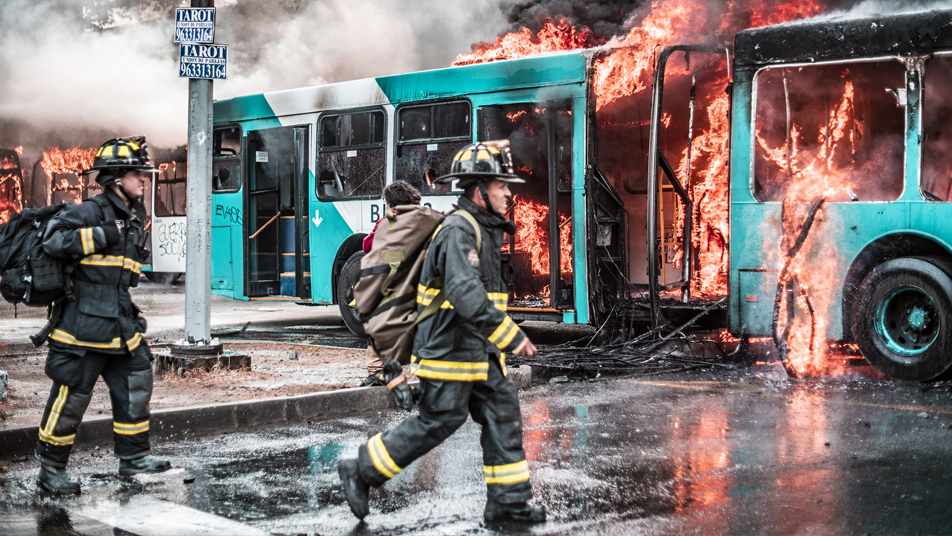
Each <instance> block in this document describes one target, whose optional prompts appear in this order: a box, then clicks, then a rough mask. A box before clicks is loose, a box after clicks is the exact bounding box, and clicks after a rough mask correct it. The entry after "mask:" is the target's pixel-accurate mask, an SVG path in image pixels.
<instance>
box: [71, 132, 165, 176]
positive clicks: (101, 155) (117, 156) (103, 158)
mask: <svg viewBox="0 0 952 536" xmlns="http://www.w3.org/2000/svg"><path fill="white" fill-rule="evenodd" d="M131 169H141V170H143V171H147V172H149V171H151V172H156V171H158V170H157V169H156V168H154V167H153V166H152V161H151V160H150V159H149V148H148V147H147V146H146V143H145V136H133V137H129V138H114V139H111V140H109V141H107V142H106V143H104V144H102V147H100V148H99V150H98V151H96V158H95V159H94V160H93V167H91V168H89V169H88V170H86V171H85V172H84V173H86V174H88V173H92V172H94V171H98V172H99V175H98V176H97V177H96V182H98V183H99V184H101V185H103V186H105V185H107V184H109V183H111V182H113V181H115V180H116V179H118V178H119V177H121V176H122V175H123V174H124V173H125V172H126V171H128V170H131Z"/></svg>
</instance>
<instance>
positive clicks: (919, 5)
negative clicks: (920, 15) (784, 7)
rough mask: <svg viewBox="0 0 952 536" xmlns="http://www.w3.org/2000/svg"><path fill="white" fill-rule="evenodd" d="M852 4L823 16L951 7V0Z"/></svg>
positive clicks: (878, 0) (871, 0)
mask: <svg viewBox="0 0 952 536" xmlns="http://www.w3.org/2000/svg"><path fill="white" fill-rule="evenodd" d="M852 4H855V5H852V6H849V7H846V8H844V9H840V10H833V11H831V12H830V13H829V14H826V15H823V16H824V17H830V18H832V17H843V18H860V17H866V16H870V15H899V14H902V13H913V12H917V11H932V10H936V9H952V0H862V1H859V2H852Z"/></svg>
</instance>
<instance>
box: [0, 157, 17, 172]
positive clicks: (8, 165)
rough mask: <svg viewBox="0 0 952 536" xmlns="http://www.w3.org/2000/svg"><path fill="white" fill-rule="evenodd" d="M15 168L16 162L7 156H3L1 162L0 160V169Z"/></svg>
mask: <svg viewBox="0 0 952 536" xmlns="http://www.w3.org/2000/svg"><path fill="white" fill-rule="evenodd" d="M16 168H17V165H16V163H15V162H14V161H13V160H10V159H9V158H7V157H4V158H3V162H0V169H16Z"/></svg>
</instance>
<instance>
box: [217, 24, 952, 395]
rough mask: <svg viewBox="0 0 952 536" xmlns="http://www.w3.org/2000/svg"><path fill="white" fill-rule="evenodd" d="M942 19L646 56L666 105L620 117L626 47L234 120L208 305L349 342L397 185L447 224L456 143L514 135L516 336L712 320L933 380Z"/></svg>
mask: <svg viewBox="0 0 952 536" xmlns="http://www.w3.org/2000/svg"><path fill="white" fill-rule="evenodd" d="M950 23H952V12H949V11H937V12H929V13H911V14H900V15H893V16H878V15H877V16H872V17H868V18H860V19H846V18H835V17H827V18H825V19H822V20H819V19H818V20H807V21H799V22H794V23H784V24H781V25H776V26H770V27H765V28H758V29H751V30H744V31H742V32H740V33H738V34H737V35H736V36H735V40H734V42H733V43H730V44H726V45H718V46H707V45H704V46H701V45H696V44H691V45H676V46H669V47H663V48H658V49H657V50H654V49H652V52H651V53H652V54H656V56H654V69H653V72H652V73H649V74H648V75H647V76H648V77H653V78H651V79H649V80H648V83H647V86H648V87H650V91H647V90H646V91H639V90H637V89H636V90H632V91H629V92H628V93H626V94H624V95H621V96H620V97H619V96H615V97H612V98H610V99H609V98H606V96H605V95H604V94H599V91H602V89H600V88H602V86H601V85H600V84H603V82H604V78H603V77H602V76H601V74H602V73H603V72H605V71H603V70H601V69H604V67H605V66H606V65H607V64H608V63H610V62H612V61H615V60H617V59H618V58H620V57H622V56H624V55H625V54H624V51H619V50H618V49H596V50H579V51H570V52H564V53H555V54H549V55H542V56H535V57H529V58H522V59H513V60H506V61H497V62H492V63H484V64H474V65H465V66H459V67H453V68H448V69H440V70H434V71H427V72H419V73H408V74H401V75H395V76H386V77H379V78H372V79H366V80H358V81H353V82H344V83H339V84H331V85H326V86H318V87H307V88H300V89H293V90H287V91H278V92H273V93H264V94H258V95H248V96H243V97H237V98H232V99H227V100H221V101H218V102H216V103H215V108H214V122H215V130H214V172H213V174H214V179H213V181H214V184H213V192H214V193H213V196H212V206H213V220H212V274H211V275H212V291H213V292H214V293H216V294H220V295H223V296H229V297H232V298H236V299H280V300H293V301H297V302H300V303H306V304H326V305H331V304H338V306H339V307H340V308H341V310H342V313H343V315H344V318H345V322H347V324H348V326H349V327H351V328H352V329H353V330H355V331H359V330H360V324H359V320H358V319H357V317H356V315H354V314H353V312H352V311H350V309H349V308H348V306H347V305H348V303H349V299H348V292H349V286H350V285H352V281H353V277H354V275H355V269H354V262H355V260H356V259H357V258H359V255H360V253H359V252H360V250H361V241H362V238H363V237H364V236H365V235H366V233H368V232H369V231H370V230H371V229H372V228H373V226H374V224H375V223H376V221H377V220H378V219H379V218H380V217H381V216H382V214H383V202H382V201H381V199H380V195H381V191H382V189H383V187H384V186H385V185H386V184H388V183H389V182H391V181H394V180H398V179H402V180H407V181H409V182H410V183H412V184H414V185H415V186H417V187H418V188H419V189H420V190H421V192H422V193H423V201H424V203H426V204H428V205H430V206H433V207H435V208H437V209H440V210H449V209H450V208H451V207H452V205H453V204H454V202H455V200H456V197H457V196H458V195H459V191H458V190H456V189H454V188H453V186H452V185H448V186H440V185H435V184H433V183H432V179H433V178H434V177H436V176H438V175H441V174H443V173H445V172H446V170H447V169H448V165H449V162H450V160H451V158H452V156H453V154H454V153H455V152H456V151H457V150H458V149H459V148H460V147H461V146H463V145H465V144H468V143H471V142H473V141H476V140H490V139H502V138H505V139H508V140H509V141H510V145H511V147H512V149H513V156H514V159H515V160H516V162H517V164H518V166H519V173H520V174H521V175H522V176H523V177H524V178H525V179H526V181H527V182H526V184H525V185H524V187H522V188H520V189H518V191H516V192H515V194H516V197H515V203H514V206H513V208H512V211H511V217H512V218H513V219H514V220H515V221H516V223H517V225H518V226H519V229H520V231H519V232H518V233H517V235H516V236H512V237H508V243H507V244H506V245H505V246H504V253H505V258H506V260H507V265H508V266H509V267H511V273H512V276H511V285H510V292H511V300H510V304H511V308H510V312H511V314H512V316H513V317H514V318H515V319H516V320H519V319H533V320H549V321H556V322H563V323H579V324H593V325H597V326H607V325H611V326H612V327H613V329H616V330H621V334H622V335H623V336H625V335H627V336H630V335H631V333H632V331H631V330H642V331H643V330H644V329H652V328H654V329H660V327H661V326H672V327H676V326H678V325H681V324H682V323H684V322H686V321H689V320H692V319H695V320H696V319H699V320H696V322H695V324H696V326H697V327H699V328H703V329H722V330H724V332H723V333H722V335H721V337H722V338H725V339H726V338H736V340H740V341H742V342H746V341H749V340H751V339H757V338H773V339H774V342H775V343H776V344H777V347H778V349H779V350H780V353H781V355H782V356H783V357H784V360H785V364H786V365H787V368H788V370H790V371H791V372H793V373H795V374H798V375H803V376H809V375H819V374H823V373H825V372H829V371H831V370H835V369H836V368H837V367H839V366H841V364H842V363H844V362H845V361H846V360H843V359H838V358H836V357H835V355H837V354H835V352H845V353H847V354H854V355H859V354H862V356H863V357H865V358H866V360H867V361H869V363H870V364H872V365H873V366H874V367H876V368H877V369H878V370H879V371H880V372H882V373H883V374H885V375H887V376H889V377H893V378H901V379H914V380H924V379H930V378H934V377H937V376H939V375H941V374H943V373H945V372H946V371H947V370H948V369H949V367H950V365H952V337H950V335H949V330H950V327H952V326H950V324H949V323H950V320H952V318H950V312H952V227H950V226H948V223H947V222H949V221H950V219H949V218H950V216H952V207H950V204H949V202H950V199H952V164H950V163H949V159H948V158H947V156H946V155H947V154H949V153H948V151H947V150H946V148H945V145H947V144H950V143H952V141H950V140H952V113H950V112H952V102H950V100H948V99H946V98H945V95H944V93H945V91H944V89H945V88H946V87H948V86H946V79H950V81H952V31H950V30H949V28H952V24H950ZM618 72H625V71H623V70H621V71H618ZM927 74H928V76H927ZM642 75H643V73H642V74H637V73H636V74H634V75H631V76H635V77H637V76H642ZM618 76H627V75H618ZM621 81H623V82H625V81H627V80H621ZM634 82H637V80H634ZM632 85H633V86H638V84H632ZM947 128H948V129H949V132H948V133H946V132H945V130H946V129H947ZM702 313H703V314H702ZM626 331H627V333H626Z"/></svg>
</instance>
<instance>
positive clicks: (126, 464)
mask: <svg viewBox="0 0 952 536" xmlns="http://www.w3.org/2000/svg"><path fill="white" fill-rule="evenodd" d="M171 468H172V464H171V463H169V462H168V460H157V459H155V458H153V457H152V456H149V455H146V456H143V457H141V458H136V459H134V460H119V474H120V475H122V476H133V475H138V474H142V473H164V472H165V471H168V470H169V469H171Z"/></svg>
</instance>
